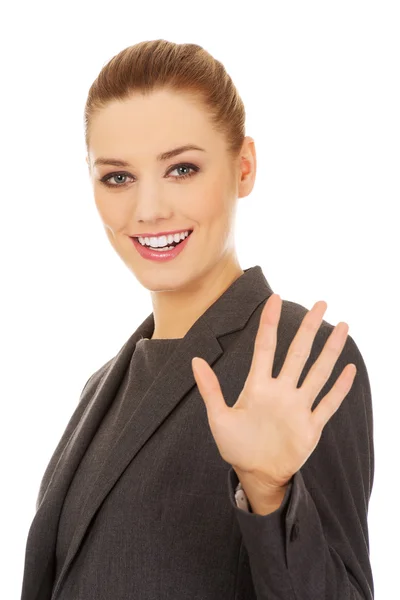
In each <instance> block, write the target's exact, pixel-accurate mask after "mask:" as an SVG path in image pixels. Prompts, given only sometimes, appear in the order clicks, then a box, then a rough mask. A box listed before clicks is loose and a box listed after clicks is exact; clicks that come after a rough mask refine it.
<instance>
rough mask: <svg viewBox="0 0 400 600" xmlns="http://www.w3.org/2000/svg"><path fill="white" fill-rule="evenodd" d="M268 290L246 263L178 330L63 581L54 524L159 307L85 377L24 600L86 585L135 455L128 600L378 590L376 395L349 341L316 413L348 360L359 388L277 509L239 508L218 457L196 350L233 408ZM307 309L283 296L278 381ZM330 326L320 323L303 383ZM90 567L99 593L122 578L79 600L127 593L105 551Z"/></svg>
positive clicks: (38, 520)
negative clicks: (373, 508) (134, 556)
mask: <svg viewBox="0 0 400 600" xmlns="http://www.w3.org/2000/svg"><path fill="white" fill-rule="evenodd" d="M272 293H273V292H272V289H271V287H270V286H269V284H268V282H267V281H266V279H265V277H264V274H263V272H262V270H261V267H259V266H254V267H252V268H249V269H246V270H245V272H244V274H243V275H242V276H241V277H239V278H238V279H237V280H236V281H234V282H233V284H231V286H230V287H229V288H228V289H227V290H226V291H225V292H224V293H223V294H222V295H221V296H220V297H219V298H218V299H217V300H216V302H214V304H212V306H210V307H209V308H208V309H207V310H206V311H205V313H204V314H203V315H202V316H201V317H200V318H199V319H198V320H197V321H196V322H195V323H194V324H193V326H192V327H191V328H190V330H189V331H188V332H187V334H186V335H185V337H184V338H182V340H181V343H180V345H179V346H178V348H177V350H176V352H175V353H174V355H173V356H174V360H173V364H169V360H167V361H166V363H165V366H164V368H163V369H162V370H161V372H160V373H159V375H158V377H156V378H155V379H154V381H153V383H152V385H151V386H150V388H149V390H148V392H147V393H146V394H145V396H144V398H143V402H142V404H141V406H140V410H138V411H137V412H136V413H135V414H134V415H133V417H132V418H131V419H130V420H129V421H128V422H127V423H126V425H125V428H124V431H123V432H122V434H121V436H119V437H118V439H117V440H116V441H115V443H114V446H113V447H112V448H111V450H110V453H109V456H108V460H107V461H106V463H105V464H104V466H103V470H102V472H101V475H100V476H99V478H98V479H97V481H96V483H95V485H94V487H93V489H92V491H91V493H90V494H89V496H88V497H87V501H86V504H85V505H84V506H82V512H81V514H80V521H79V523H78V526H77V527H76V530H75V532H74V535H73V536H72V542H71V545H70V548H69V552H68V554H67V558H66V561H65V563H64V565H63V566H62V568H61V570H60V573H59V576H58V578H57V580H56V581H54V574H55V545H56V539H57V524H58V519H59V515H60V511H61V508H62V504H63V500H64V498H65V495H66V491H67V490H68V487H69V484H70V482H71V480H72V478H73V475H74V472H75V470H76V468H77V466H78V464H79V462H80V460H81V458H82V456H83V455H84V453H85V450H86V448H87V447H88V445H89V443H90V441H91V439H92V438H93V436H94V434H95V432H96V430H97V428H98V427H99V424H100V423H101V420H102V418H103V416H104V415H105V414H106V412H107V409H108V408H109V406H110V404H111V403H112V401H113V399H114V398H115V395H116V391H117V389H118V386H119V384H120V383H121V380H122V378H123V375H124V373H125V370H126V369H127V367H128V365H129V362H130V360H131V357H132V353H133V352H134V349H135V344H136V342H137V341H138V340H139V339H140V338H141V337H142V336H143V337H148V338H150V337H151V335H152V333H153V330H154V319H153V313H151V314H150V315H149V316H148V317H147V318H146V319H145V320H144V321H143V323H142V324H141V325H140V326H139V327H138V329H137V330H136V331H135V333H133V334H132V335H131V337H130V338H129V339H128V341H127V342H126V343H125V344H124V345H123V346H122V348H121V350H120V351H119V352H118V353H117V355H116V356H114V357H113V358H112V359H111V360H109V361H108V362H107V363H106V364H104V365H103V366H102V367H101V368H100V369H98V370H97V371H96V372H95V373H94V374H93V375H92V376H91V377H90V378H89V380H88V381H87V383H86V385H85V387H84V388H83V391H82V393H81V396H80V399H79V403H78V405H77V407H76V409H75V412H74V413H73V415H72V417H71V419H70V421H69V423H68V425H67V427H66V429H65V432H64V434H63V436H62V438H61V440H60V442H59V444H58V446H57V448H56V449H55V451H54V454H53V456H52V458H51V460H50V462H49V465H48V466H47V469H46V471H45V473H44V476H43V479H42V482H41V485H40V491H39V496H38V499H37V507H36V509H37V511H36V514H35V517H34V519H33V522H32V524H31V527H30V530H29V534H28V538H27V544H26V555H25V568H24V575H23V582H22V595H21V600H57V599H58V598H61V596H62V590H63V584H64V583H65V580H66V577H67V575H68V574H69V575H71V572H72V571H73V570H74V569H75V572H74V573H73V575H74V579H75V578H76V580H77V581H78V580H79V579H80V578H81V580H82V581H83V579H84V577H85V574H84V573H83V574H82V576H81V574H80V571H79V565H80V553H82V552H84V550H83V548H84V546H85V544H89V543H90V531H91V527H92V525H93V521H94V520H95V518H96V514H97V513H98V511H101V507H102V503H103V502H104V501H105V500H106V499H107V496H108V495H109V494H110V491H111V490H112V488H113V486H114V485H115V484H116V483H117V482H118V480H119V479H120V478H121V477H122V476H123V473H124V470H125V469H126V467H127V466H128V465H130V464H131V463H132V461H133V464H132V465H131V466H132V467H133V465H134V468H135V472H136V471H137V477H136V475H135V480H136V481H138V482H140V485H136V486H132V497H131V504H130V511H131V513H132V507H136V506H137V515H136V519H135V522H137V524H138V526H137V531H136V529H135V530H134V536H135V544H134V545H133V550H132V551H133V552H137V553H139V554H138V559H139V558H140V564H143V565H148V568H146V569H144V570H143V571H142V572H141V573H136V574H133V575H132V577H135V581H134V586H135V587H134V590H135V593H134V594H131V595H130V596H129V600H131V599H133V598H135V599H138V600H161V599H162V600H172V599H173V600H188V599H191V600H194V599H198V600H221V599H222V598H224V599H225V598H226V599H230V600H254V599H256V598H257V599H259V600H261V599H262V600H356V599H357V600H361V599H363V600H367V599H368V600H371V599H372V598H373V578H372V572H371V566H370V560H369V540H368V525H367V511H368V503H369V499H370V495H371V490H372V484H373V476H374V448H373V419H372V403H371V391H370V385H369V380H368V374H367V370H366V367H365V364H364V361H363V358H362V356H361V354H360V352H359V350H358V347H357V345H356V343H355V342H354V340H353V339H352V337H351V336H350V335H349V336H348V338H347V341H346V344H345V347H344V349H343V351H342V353H341V355H340V357H339V359H338V361H337V363H336V365H335V367H334V369H333V372H332V374H331V376H330V378H329V380H328V381H327V383H326V385H325V386H324V387H323V388H322V390H321V392H320V393H319V395H318V396H317V398H316V400H315V402H314V404H313V408H315V406H316V405H317V404H318V402H319V401H320V400H321V399H322V398H323V397H324V396H325V395H326V393H327V392H328V391H329V389H330V388H331V387H332V385H333V383H334V382H335V381H336V379H337V377H338V376H339V374H340V373H341V371H342V370H343V368H344V367H345V365H346V364H348V363H349V362H352V363H354V364H355V365H356V366H357V374H356V377H355V380H354V383H353V386H352V388H351V390H350V392H349V393H348V395H347V397H346V398H345V399H344V400H343V402H342V404H341V406H340V408H339V409H338V410H337V411H336V413H335V414H334V415H333V416H332V417H331V419H330V420H329V421H328V423H327V424H326V426H325V427H324V429H323V432H322V436H321V439H320V441H319V443H318V445H317V447H316V448H315V450H314V452H313V453H312V454H311V456H310V457H309V459H308V460H307V461H306V463H305V464H304V465H303V467H302V468H301V469H300V470H299V471H298V472H297V473H296V474H295V475H294V476H293V478H292V480H291V482H290V484H289V487H288V489H287V492H286V495H285V498H284V501H283V503H282V505H281V507H280V508H279V509H278V510H276V511H275V512H273V513H271V514H269V515H264V516H262V515H257V514H253V513H251V512H246V511H244V510H242V509H241V508H239V507H238V506H237V505H236V503H235V498H234V491H235V487H236V485H237V483H238V478H237V475H236V473H235V471H234V470H233V469H232V467H231V465H229V464H228V463H226V462H225V461H224V460H223V459H222V458H221V456H220V454H219V451H218V449H217V446H216V444H215V442H214V439H213V437H212V434H211V431H210V427H209V424H208V420H207V414H206V409H205V405H204V401H203V399H202V398H201V396H200V394H199V391H198V388H197V385H196V383H195V380H194V377H193V372H192V367H191V359H192V358H193V357H194V356H200V357H202V358H204V359H205V360H206V361H207V362H208V364H209V365H211V366H212V368H213V370H214V372H215V373H216V375H217V377H218V379H219V381H220V384H221V389H222V392H223V395H224V398H225V401H226V403H227V404H228V405H229V406H232V405H233V404H234V403H235V402H236V399H237V397H238V395H239V394H240V391H241V390H242V388H243V386H244V383H245V380H246V378H247V375H248V372H249V369H250V364H251V360H252V355H253V349H254V341H255V336H256V333H257V330H258V325H259V320H260V315H261V311H262V309H263V307H264V305H265V302H266V301H267V299H268V298H269V296H270V295H271V294H272ZM306 312H307V309H306V308H304V307H303V306H301V305H299V304H296V303H294V302H290V301H288V300H283V302H282V314H281V319H280V322H279V326H278V340H277V349H276V353H275V360H274V367H273V376H275V377H276V376H277V375H278V374H279V371H280V368H281V367H282V364H283V362H284V360H285V356H286V353H287V350H288V347H289V345H290V343H291V341H292V339H293V337H294V335H295V334H296V332H297V330H298V328H299V326H300V324H301V321H302V319H303V317H304V316H305V314H306ZM332 329H333V325H331V324H329V323H328V322H326V321H325V320H324V321H323V322H322V324H321V326H320V328H319V331H318V333H317V335H316V338H315V340H314V344H313V347H312V350H311V354H310V356H309V358H308V360H307V363H306V365H305V367H304V369H303V372H302V374H301V377H300V379H299V383H298V386H300V385H301V384H302V382H303V380H304V379H305V377H306V375H307V372H308V370H309V369H310V367H311V365H312V364H313V363H314V362H315V360H316V358H317V357H318V355H319V353H320V351H321V350H322V348H323V346H324V344H325V342H326V340H327V338H328V336H329V334H330V333H331V331H332ZM61 385H62V382H61ZM166 457H168V460H166ZM146 489H147V490H148V489H158V490H159V494H158V495H157V497H156V498H155V499H154V498H153V499H151V498H146V497H144V498H143V490H146ZM140 494H142V496H140ZM133 510H135V509H133ZM144 511H145V512H144ZM160 511H162V515H163V519H160V514H161V513H160ZM144 515H145V517H146V519H149V521H148V522H149V523H158V529H156V528H152V531H151V532H150V531H149V530H148V529H147V528H146V527H143V526H139V525H140V524H141V523H142V522H143V518H144ZM141 519H142V521H141ZM157 519H158V520H157ZM155 532H156V533H155ZM172 532H173V540H174V543H173V544H172V545H170V544H168V540H169V539H170V536H171V535H172ZM93 569H95V571H96V577H97V580H98V581H99V582H100V589H102V588H103V587H104V590H106V589H109V588H108V587H107V586H109V585H110V578H112V582H113V583H112V586H113V592H112V593H111V594H107V593H106V592H104V594H101V595H99V594H98V593H97V594H96V593H95V592H93V595H92V593H90V591H89V590H88V591H87V592H85V595H81V594H78V595H76V596H74V597H73V598H72V597H71V598H70V600H100V598H101V600H122V599H124V600H125V596H124V595H123V593H122V591H120V590H118V573H120V569H123V565H122V564H121V562H118V556H116V560H115V565H113V566H112V569H111V570H110V565H104V564H102V561H101V560H99V564H96V565H93ZM126 600H128V599H126Z"/></svg>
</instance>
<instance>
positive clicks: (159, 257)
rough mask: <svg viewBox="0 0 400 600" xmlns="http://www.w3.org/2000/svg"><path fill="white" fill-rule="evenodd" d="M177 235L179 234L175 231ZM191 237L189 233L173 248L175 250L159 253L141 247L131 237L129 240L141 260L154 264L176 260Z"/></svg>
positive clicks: (137, 241)
mask: <svg viewBox="0 0 400 600" xmlns="http://www.w3.org/2000/svg"><path fill="white" fill-rule="evenodd" d="M177 233H179V232H178V231H177ZM191 237H192V234H191V233H189V235H188V236H187V237H186V238H185V239H184V240H183V242H181V243H180V244H178V246H175V248H173V249H172V250H164V251H163V252H161V251H160V250H151V249H150V248H148V247H146V246H142V244H141V243H140V242H139V240H138V239H136V237H131V240H132V242H133V245H134V246H135V248H136V250H137V251H138V252H139V254H140V256H141V257H142V258H146V259H147V260H153V261H155V262H164V261H168V260H172V259H173V258H176V257H177V256H178V254H180V253H181V252H183V250H184V249H185V248H186V246H187V244H188V242H189V239H190V238H191Z"/></svg>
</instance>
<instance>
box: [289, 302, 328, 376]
mask: <svg viewBox="0 0 400 600" xmlns="http://www.w3.org/2000/svg"><path fill="white" fill-rule="evenodd" d="M327 307H328V305H327V303H326V302H325V301H324V300H319V301H318V302H316V303H315V304H314V306H313V307H312V309H311V310H309V311H308V312H307V313H306V315H305V317H304V318H303V320H302V322H301V325H300V327H299V330H298V331H297V333H296V335H295V336H294V338H293V340H292V342H291V344H290V346H289V350H288V352H287V356H286V359H285V362H284V363H283V366H282V368H281V370H280V372H279V376H278V377H279V378H282V379H287V380H289V381H290V382H291V383H292V384H293V385H294V386H297V382H298V380H299V378H300V375H301V372H302V370H303V368H304V365H305V363H306V361H307V359H308V357H309V355H310V352H311V347H312V345H313V342H314V338H315V335H316V333H317V331H318V329H319V327H320V325H321V322H322V317H323V316H324V313H325V311H326V309H327Z"/></svg>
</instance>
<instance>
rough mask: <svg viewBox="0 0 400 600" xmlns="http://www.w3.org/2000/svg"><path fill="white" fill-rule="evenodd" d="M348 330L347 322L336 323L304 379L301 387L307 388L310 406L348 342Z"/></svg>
mask: <svg viewBox="0 0 400 600" xmlns="http://www.w3.org/2000/svg"><path fill="white" fill-rule="evenodd" d="M348 331H349V326H348V324H347V323H344V322H340V323H338V324H337V325H336V327H335V328H334V329H333V331H332V333H331V334H330V336H329V337H328V339H327V341H326V342H325V346H324V347H323V349H322V351H321V353H320V355H319V356H318V358H317V360H316V361H315V363H314V364H313V365H312V367H311V368H310V370H309V372H308V373H307V376H306V378H305V379H304V381H303V384H302V386H301V389H302V390H305V392H306V397H307V398H309V402H310V408H311V405H312V403H313V402H314V400H315V398H316V396H317V395H318V393H319V392H320V391H321V389H322V388H323V386H324V385H325V383H326V382H327V381H328V379H329V377H330V375H331V373H332V371H333V367H334V366H335V364H336V362H337V359H338V358H339V356H340V354H341V352H342V350H343V347H344V345H345V343H346V339H347V334H348Z"/></svg>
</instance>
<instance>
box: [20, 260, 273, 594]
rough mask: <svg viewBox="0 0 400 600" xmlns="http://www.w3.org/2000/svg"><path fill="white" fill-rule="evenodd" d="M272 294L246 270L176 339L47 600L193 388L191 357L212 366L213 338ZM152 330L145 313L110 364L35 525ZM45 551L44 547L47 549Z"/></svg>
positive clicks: (59, 497)
mask: <svg viewBox="0 0 400 600" xmlns="http://www.w3.org/2000/svg"><path fill="white" fill-rule="evenodd" d="M272 293H273V292H272V290H271V288H270V286H269V285H268V282H267V281H266V279H265V277H264V275H263V273H262V270H261V267H259V266H255V267H252V268H249V269H246V270H245V272H244V274H243V275H242V276H241V277H239V278H238V279H237V280H235V281H234V282H233V283H232V284H231V285H230V287H229V288H228V289H227V290H226V291H225V292H224V293H223V294H222V295H221V296H220V297H219V298H218V299H217V300H216V301H215V302H214V303H213V304H212V305H211V306H210V307H209V308H208V309H207V310H206V311H205V312H204V313H203V315H201V317H200V318H199V319H198V320H197V321H196V322H195V323H194V324H193V326H192V327H191V328H190V330H189V331H188V332H187V334H186V335H185V337H184V338H182V341H181V343H180V344H179V346H178V347H177V349H176V351H175V352H174V354H173V358H172V357H171V360H172V361H173V362H171V361H170V360H167V361H166V363H165V364H164V367H163V369H162V370H161V372H160V373H159V375H158V376H157V378H156V379H155V380H154V381H153V383H152V384H151V386H150V388H149V389H148V391H147V392H146V394H145V395H144V397H143V399H142V400H141V407H140V410H138V411H136V412H135V414H134V415H132V417H131V419H130V420H129V421H127V423H126V424H125V427H124V429H123V431H122V432H121V434H120V435H119V437H118V438H117V439H116V440H115V441H114V444H113V446H112V448H111V449H110V452H109V455H108V458H107V460H106V462H105V463H104V465H103V468H102V470H101V472H100V474H99V476H98V478H97V480H96V482H95V483H94V485H93V488H92V490H91V492H90V494H89V495H88V497H87V500H86V503H85V505H84V506H83V507H82V511H81V514H80V519H79V521H78V524H77V527H76V530H75V532H74V535H73V538H72V541H71V545H70V547H69V551H68V554H67V557H66V560H65V563H64V565H63V567H62V569H61V572H60V575H59V577H58V580H57V582H56V583H55V586H54V592H53V595H52V600H54V599H55V598H56V595H57V592H58V590H59V588H60V586H61V585H62V582H63V580H64V578H65V576H66V574H67V571H68V568H69V566H70V565H71V562H72V561H73V559H74V557H75V555H76V553H77V551H78V549H79V546H80V544H81V542H82V539H83V537H84V535H85V533H86V531H87V529H88V527H89V525H90V522H91V520H92V518H93V517H94V515H95V513H96V511H97V510H98V508H99V506H100V505H101V503H102V502H103V500H104V498H105V497H106V496H107V494H108V493H109V491H110V490H111V488H112V487H113V486H114V484H115V483H116V481H117V480H118V478H119V477H120V476H121V474H122V472H123V471H124V469H125V468H126V467H127V465H128V464H129V463H130V461H132V459H134V457H135V456H136V454H137V453H138V452H139V451H140V449H141V448H142V447H143V445H144V444H145V443H146V442H147V441H148V439H149V438H150V436H152V435H153V433H154V432H155V431H156V429H157V428H158V427H159V426H160V424H161V423H162V422H163V421H164V420H165V419H166V418H167V417H168V416H169V414H170V413H171V412H172V411H173V410H174V408H175V407H176V406H177V405H178V404H179V402H180V401H181V400H182V399H183V398H184V397H185V396H186V394H187V393H188V392H189V391H190V390H191V389H192V388H193V387H194V386H195V385H196V382H195V379H194V376H193V371H192V366H191V360H192V358H193V357H194V356H200V357H202V358H204V359H205V360H206V361H207V363H208V364H209V365H210V366H212V365H213V364H214V363H215V362H216V361H217V360H218V358H219V357H220V356H221V354H223V349H222V347H221V345H220V343H219V341H218V338H219V337H221V336H222V335H226V334H228V333H232V332H234V331H238V330H241V329H243V328H244V327H245V325H246V323H247V321H248V320H249V318H250V316H251V314H252V313H253V312H254V311H255V310H256V308H257V307H258V306H259V305H260V304H261V303H262V302H265V300H266V299H267V298H268V297H269V296H270V295H271V294H272ZM153 331H154V318H153V313H151V314H150V315H149V316H148V317H147V318H146V319H145V321H144V322H143V323H142V324H141V325H140V326H139V328H138V329H137V331H136V332H135V333H134V334H133V335H132V336H131V338H130V339H129V340H128V341H127V342H126V344H125V345H124V346H123V348H122V349H121V350H120V352H119V353H118V355H117V356H116V358H115V360H114V361H113V362H112V363H111V365H110V367H109V368H108V370H107V372H106V374H105V376H104V377H103V379H102V380H101V382H100V384H99V386H98V389H97V390H96V393H95V394H94V395H93V398H92V399H91V401H90V403H89V405H88V408H87V410H86V412H85V413H84V415H83V417H82V419H81V422H80V424H79V426H78V427H77V429H76V431H75V432H74V434H73V436H72V437H71V440H70V441H69V443H68V445H67V447H66V449H65V451H64V453H63V455H62V456H61V458H60V461H59V464H58V465H57V469H56V473H55V475H54V478H53V480H52V481H51V482H50V484H49V489H48V490H47V492H46V495H45V496H46V497H47V496H48V498H49V500H50V499H51V500H52V501H47V502H46V501H45V500H46V498H44V501H43V502H42V504H41V507H40V508H42V506H44V505H46V512H47V514H46V515H44V516H43V515H42V516H41V517H38V522H39V521H40V520H41V521H42V522H43V524H45V523H44V521H46V522H47V523H48V520H49V519H51V520H52V521H54V522H55V524H56V525H57V524H58V518H59V514H60V511H61V508H62V502H63V500H64V497H65V493H66V491H67V489H68V486H69V483H70V481H71V479H72V477H73V474H74V472H75V470H76V468H77V466H78V464H79V461H80V460H81V458H82V456H83V454H84V452H85V450H86V448H87V446H88V444H89V442H90V440H91V439H92V438H93V436H94V434H95V432H96V430H97V428H98V426H99V425H100V422H101V420H102V418H103V416H104V415H105V413H106V411H107V409H108V407H109V406H110V404H111V403H112V401H113V400H114V398H115V395H116V391H117V389H118V385H119V384H120V383H121V381H122V379H123V376H124V373H125V371H126V369H127V368H128V366H129V362H130V359H131V357H132V354H133V352H134V349H135V346H136V342H137V341H138V340H139V339H140V338H141V337H142V336H144V337H151V335H152V333H153ZM234 401H236V400H234ZM49 510H51V515H49V512H48V511H49ZM39 511H40V509H39ZM56 534H57V531H56V527H55V529H54V530H53V533H52V537H53V539H52V543H51V546H52V548H51V550H52V551H53V552H54V544H55V542H56ZM49 546H50V544H49ZM49 549H50V548H49V547H48V548H47V550H49ZM45 552H46V548H44V549H43V550H41V554H42V560H43V556H44V553H45ZM45 558H46V559H47V558H48V557H45ZM42 564H43V562H42ZM39 568H40V563H39V562H37V561H36V569H39ZM37 572H38V571H36V576H37ZM30 598H31V597H30Z"/></svg>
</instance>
